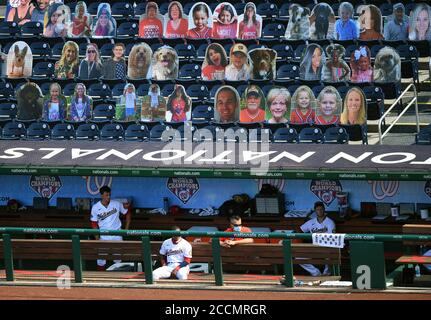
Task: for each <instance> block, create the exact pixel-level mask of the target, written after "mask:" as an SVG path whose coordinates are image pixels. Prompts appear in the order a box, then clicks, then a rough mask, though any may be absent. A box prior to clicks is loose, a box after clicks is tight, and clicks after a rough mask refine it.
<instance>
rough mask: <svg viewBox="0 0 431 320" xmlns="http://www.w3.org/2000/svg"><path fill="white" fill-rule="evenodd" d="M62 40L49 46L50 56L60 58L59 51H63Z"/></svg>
mask: <svg viewBox="0 0 431 320" xmlns="http://www.w3.org/2000/svg"><path fill="white" fill-rule="evenodd" d="M63 47H64V42H57V43H56V44H54V45H53V46H52V48H51V57H52V58H57V59H58V58H60V57H61V52H62V51H63Z"/></svg>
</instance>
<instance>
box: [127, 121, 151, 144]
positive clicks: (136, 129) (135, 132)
mask: <svg viewBox="0 0 431 320" xmlns="http://www.w3.org/2000/svg"><path fill="white" fill-rule="evenodd" d="M149 138H150V132H149V131H148V128H147V126H145V125H143V124H137V123H132V124H130V125H129V126H128V127H127V128H126V131H125V133H124V140H126V141H146V140H148V139H149Z"/></svg>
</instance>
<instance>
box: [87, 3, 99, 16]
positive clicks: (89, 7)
mask: <svg viewBox="0 0 431 320" xmlns="http://www.w3.org/2000/svg"><path fill="white" fill-rule="evenodd" d="M99 4H100V2H99V1H96V2H91V3H89V4H88V5H87V11H88V13H89V14H91V15H92V16H95V15H97V8H98V6H99Z"/></svg>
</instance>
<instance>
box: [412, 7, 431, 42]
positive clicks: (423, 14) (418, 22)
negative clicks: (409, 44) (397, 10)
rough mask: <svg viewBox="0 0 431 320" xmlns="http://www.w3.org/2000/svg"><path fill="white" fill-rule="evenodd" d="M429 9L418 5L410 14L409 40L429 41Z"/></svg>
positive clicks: (430, 25)
mask: <svg viewBox="0 0 431 320" xmlns="http://www.w3.org/2000/svg"><path fill="white" fill-rule="evenodd" d="M430 20H431V7H430V6H429V5H428V4H426V3H418V4H417V5H416V6H415V8H414V9H413V10H412V11H411V12H410V26H409V40H413V41H415V40H428V41H430V40H431V22H430Z"/></svg>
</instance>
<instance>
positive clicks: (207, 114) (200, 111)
mask: <svg viewBox="0 0 431 320" xmlns="http://www.w3.org/2000/svg"><path fill="white" fill-rule="evenodd" d="M213 118H214V109H213V107H212V106H209V105H198V106H196V107H194V108H193V110H192V119H193V121H194V120H205V121H211V120H212V119H213Z"/></svg>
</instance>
